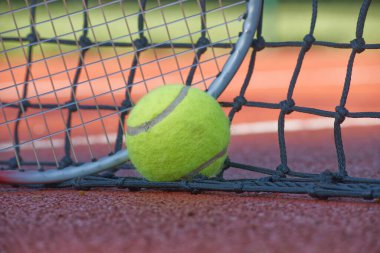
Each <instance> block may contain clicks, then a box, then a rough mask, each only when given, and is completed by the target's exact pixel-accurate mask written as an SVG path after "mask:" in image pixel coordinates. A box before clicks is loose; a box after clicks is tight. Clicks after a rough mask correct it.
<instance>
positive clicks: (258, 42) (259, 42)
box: [252, 36, 265, 51]
mask: <svg viewBox="0 0 380 253" xmlns="http://www.w3.org/2000/svg"><path fill="white" fill-rule="evenodd" d="M252 46H253V48H254V49H255V50H256V51H261V50H263V49H264V48H265V40H264V38H263V37H262V36H260V37H259V38H258V39H254V40H252Z"/></svg>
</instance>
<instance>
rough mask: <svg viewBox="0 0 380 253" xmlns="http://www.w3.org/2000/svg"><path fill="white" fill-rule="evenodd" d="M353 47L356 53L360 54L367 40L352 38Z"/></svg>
mask: <svg viewBox="0 0 380 253" xmlns="http://www.w3.org/2000/svg"><path fill="white" fill-rule="evenodd" d="M351 47H352V49H353V50H354V51H355V52H356V53H358V54H360V53H361V52H363V51H364V50H365V40H364V39H363V38H356V39H354V40H351Z"/></svg>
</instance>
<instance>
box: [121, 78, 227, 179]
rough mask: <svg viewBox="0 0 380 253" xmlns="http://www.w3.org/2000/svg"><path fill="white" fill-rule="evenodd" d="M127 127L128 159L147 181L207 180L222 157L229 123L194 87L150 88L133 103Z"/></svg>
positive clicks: (220, 111) (217, 171)
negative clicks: (197, 177) (200, 176)
mask: <svg viewBox="0 0 380 253" xmlns="http://www.w3.org/2000/svg"><path fill="white" fill-rule="evenodd" d="M127 126H128V128H127V133H126V145H127V149H128V154H129V158H130V160H131V162H132V163H133V165H134V166H135V168H136V169H137V171H138V172H139V173H140V174H141V175H142V176H143V177H145V178H146V179H147V180H149V181H177V180H183V179H191V178H192V177H193V176H195V175H196V174H198V173H200V174H202V175H204V176H207V177H212V176H215V175H216V174H218V173H219V172H220V171H221V169H222V165H223V163H224V160H225V159H226V157H227V147H228V144H229V141H230V128H229V126H230V124H229V120H228V118H227V117H226V115H225V114H224V112H223V110H222V109H221V107H220V105H219V104H218V102H217V101H216V100H215V99H214V98H213V97H211V96H210V95H209V94H207V93H206V92H204V91H201V90H199V89H196V88H190V87H189V86H184V85H165V86H160V87H159V88H156V89H154V90H152V91H151V92H149V93H148V94H147V95H145V96H144V97H143V98H142V99H140V101H138V103H137V104H136V105H135V107H134V108H133V110H132V112H131V113H130V115H129V117H128V120H127Z"/></svg>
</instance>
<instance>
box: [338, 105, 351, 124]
mask: <svg viewBox="0 0 380 253" xmlns="http://www.w3.org/2000/svg"><path fill="white" fill-rule="evenodd" d="M335 112H336V114H335V120H336V121H337V122H338V123H339V124H341V123H343V121H344V120H345V119H346V116H347V114H348V110H347V109H346V108H344V107H343V106H337V107H335Z"/></svg>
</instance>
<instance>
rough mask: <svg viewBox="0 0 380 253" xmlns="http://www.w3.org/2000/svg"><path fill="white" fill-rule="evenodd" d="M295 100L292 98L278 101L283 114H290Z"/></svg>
mask: <svg viewBox="0 0 380 253" xmlns="http://www.w3.org/2000/svg"><path fill="white" fill-rule="evenodd" d="M294 105H295V102H294V100H293V99H288V100H283V101H281V102H280V109H281V111H282V112H284V113H285V114H290V113H292V112H293V107H294Z"/></svg>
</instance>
